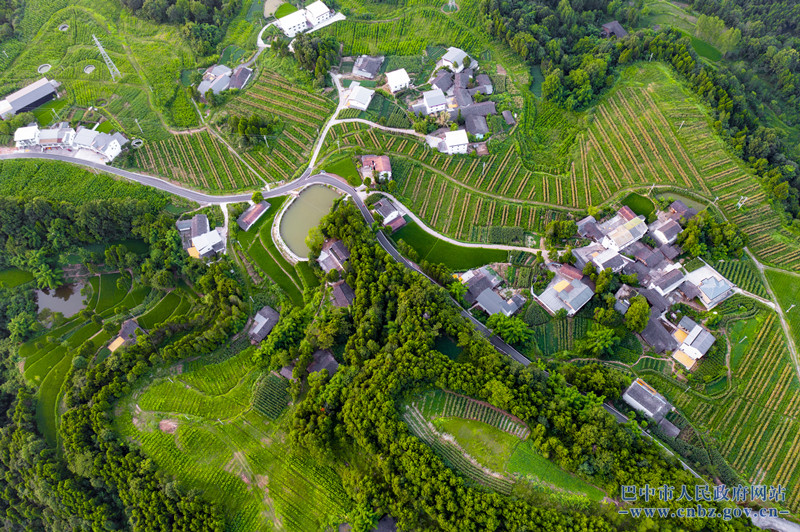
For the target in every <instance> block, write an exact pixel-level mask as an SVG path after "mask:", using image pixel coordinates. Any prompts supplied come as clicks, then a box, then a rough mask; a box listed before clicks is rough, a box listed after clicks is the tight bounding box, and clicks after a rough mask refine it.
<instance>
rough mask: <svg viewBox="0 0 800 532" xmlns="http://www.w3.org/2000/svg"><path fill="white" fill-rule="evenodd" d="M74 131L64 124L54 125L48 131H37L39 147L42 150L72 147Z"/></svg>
mask: <svg viewBox="0 0 800 532" xmlns="http://www.w3.org/2000/svg"><path fill="white" fill-rule="evenodd" d="M74 138H75V130H74V129H72V128H71V127H69V124H68V123H66V122H61V123H59V124H56V125H55V127H52V128H50V129H42V130H41V131H39V146H41V147H42V148H66V147H68V146H71V145H72V141H73V139H74Z"/></svg>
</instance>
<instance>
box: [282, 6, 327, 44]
mask: <svg viewBox="0 0 800 532" xmlns="http://www.w3.org/2000/svg"><path fill="white" fill-rule="evenodd" d="M320 3H321V2H320ZM278 27H280V29H281V30H282V31H283V33H285V34H286V36H287V37H289V38H291V37H294V36H295V35H297V34H298V33H302V32H304V31H306V30H307V29H308V19H307V18H306V10H305V9H301V10H300V11H295V12H294V13H289V14H288V15H286V16H285V17H281V18H279V19H278Z"/></svg>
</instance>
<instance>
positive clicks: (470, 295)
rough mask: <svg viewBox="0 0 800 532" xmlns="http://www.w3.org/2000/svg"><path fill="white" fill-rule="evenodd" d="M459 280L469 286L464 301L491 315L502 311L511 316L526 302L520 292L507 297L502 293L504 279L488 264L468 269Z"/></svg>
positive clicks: (473, 307) (471, 306) (472, 307)
mask: <svg viewBox="0 0 800 532" xmlns="http://www.w3.org/2000/svg"><path fill="white" fill-rule="evenodd" d="M459 280H460V281H461V282H462V283H463V284H464V285H465V286H466V287H467V292H466V293H465V294H464V301H466V302H467V304H468V305H470V308H471V309H475V308H476V309H480V310H483V311H484V312H486V313H487V314H488V315H490V316H491V315H493V314H501V313H502V314H504V315H505V316H511V315H512V314H514V313H515V312H517V311H518V310H519V309H521V308H522V305H524V304H525V298H524V297H522V296H521V295H519V294H514V295H511V294H509V295H510V297H509V298H508V299H506V297H504V296H503V295H502V294H501V286H500V285H501V284H502V282H503V280H502V279H501V278H500V276H498V275H497V274H496V273H494V272H493V271H491V270H490V269H489V268H487V267H486V266H483V267H481V268H478V269H475V270H469V271H467V272H466V273H464V274H462V275H461V276H460V278H459Z"/></svg>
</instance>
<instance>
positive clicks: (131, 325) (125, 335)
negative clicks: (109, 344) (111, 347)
mask: <svg viewBox="0 0 800 532" xmlns="http://www.w3.org/2000/svg"><path fill="white" fill-rule="evenodd" d="M136 329H139V323H138V322H137V321H136V318H132V319H129V320H125V321H123V322H122V326H121V327H120V328H119V336H120V338H122V339H123V340H125V341H134V342H135V341H136Z"/></svg>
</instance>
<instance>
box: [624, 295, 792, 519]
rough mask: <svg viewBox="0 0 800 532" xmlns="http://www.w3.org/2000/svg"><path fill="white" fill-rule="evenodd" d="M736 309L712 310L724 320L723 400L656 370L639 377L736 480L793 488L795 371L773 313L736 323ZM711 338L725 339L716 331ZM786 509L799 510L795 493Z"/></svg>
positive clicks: (761, 313) (757, 314)
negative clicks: (726, 379)
mask: <svg viewBox="0 0 800 532" xmlns="http://www.w3.org/2000/svg"><path fill="white" fill-rule="evenodd" d="M736 308H737V306H736V305H729V306H727V307H718V311H719V312H720V313H721V314H722V315H723V319H730V320H731V321H729V322H728V323H727V331H728V332H727V337H728V339H729V341H730V344H731V370H732V374H733V386H732V387H731V388H729V389H728V390H727V391H725V392H724V393H723V394H722V395H715V396H713V397H711V396H706V395H700V394H698V393H697V392H696V391H694V390H688V389H686V388H685V385H682V384H678V383H677V382H676V381H675V380H673V379H670V378H667V377H664V376H660V375H658V374H656V373H655V372H649V371H648V372H646V373H645V375H644V377H645V379H647V381H648V382H649V383H650V384H652V385H653V386H655V387H656V388H657V389H658V390H659V391H660V392H662V393H664V394H665V395H666V396H667V398H668V399H669V400H670V401H671V402H672V403H673V404H674V405H675V406H677V407H678V408H679V409H680V410H681V412H682V413H684V414H686V415H687V416H688V418H689V419H691V420H692V423H693V425H694V426H695V427H696V428H697V429H698V430H700V432H701V433H706V434H707V435H708V436H709V437H710V438H711V440H712V441H713V442H715V444H716V446H717V447H718V449H719V450H720V452H721V453H722V455H723V457H724V458H725V459H726V461H727V462H728V463H729V464H730V465H731V466H732V467H733V468H734V470H735V471H736V472H737V473H738V474H739V475H740V477H741V479H742V480H743V481H745V482H752V483H756V484H771V485H777V484H780V485H782V486H790V487H795V486H797V485H798V483H800V461H799V460H798V456H800V425H798V421H797V411H798V408H800V385H798V379H797V373H796V370H795V366H794V364H793V363H792V361H791V359H790V357H789V353H788V349H787V347H786V339H785V337H784V335H783V331H782V329H781V327H780V323H779V320H778V317H777V315H776V314H775V313H774V312H772V311H769V310H768V309H765V308H761V309H760V310H757V311H756V312H755V313H753V312H749V313H745V314H744V316H745V317H744V318H743V319H739V320H736V318H735V317H734V316H733V315H732V314H733V313H734V312H738V311H737V310H735V309H736ZM747 316H749V317H747ZM717 338H718V340H717V341H724V336H723V335H722V334H718V335H717ZM641 367H642V368H644V365H642V366H641ZM634 369H637V370H639V369H640V366H639V365H638V364H637V366H636V367H635V368H634ZM653 369H655V370H658V369H662V368H660V367H658V368H653ZM786 506H787V507H788V508H789V509H790V510H792V511H797V510H798V508H800V491H798V490H796V489H790V490H789V491H788V494H787V504H786Z"/></svg>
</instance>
